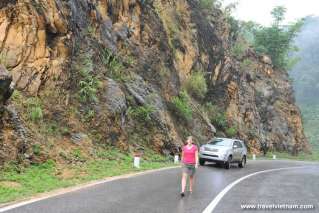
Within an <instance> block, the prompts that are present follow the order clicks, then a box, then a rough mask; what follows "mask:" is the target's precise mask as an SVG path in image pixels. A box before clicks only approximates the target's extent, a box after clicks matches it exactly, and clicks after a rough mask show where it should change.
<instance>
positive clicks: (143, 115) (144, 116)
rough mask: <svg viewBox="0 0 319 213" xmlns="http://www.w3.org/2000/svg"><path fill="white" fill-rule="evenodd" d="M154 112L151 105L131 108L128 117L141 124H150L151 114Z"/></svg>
mask: <svg viewBox="0 0 319 213" xmlns="http://www.w3.org/2000/svg"><path fill="white" fill-rule="evenodd" d="M153 112H154V108H153V107H152V106H150V105H145V106H138V107H130V108H129V109H128V115H129V116H130V117H131V118H133V119H134V120H138V121H140V122H149V121H151V120H152V118H151V114H152V113H153Z"/></svg>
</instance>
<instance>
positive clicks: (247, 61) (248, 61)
mask: <svg viewBox="0 0 319 213" xmlns="http://www.w3.org/2000/svg"><path fill="white" fill-rule="evenodd" d="M252 65H253V61H252V60H251V59H249V58H246V59H244V60H243V61H242V62H241V63H240V69H242V70H243V69H247V68H250V67H251V66H252Z"/></svg>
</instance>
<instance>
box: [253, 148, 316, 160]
mask: <svg viewBox="0 0 319 213" xmlns="http://www.w3.org/2000/svg"><path fill="white" fill-rule="evenodd" d="M273 155H276V159H279V160H285V159H288V160H299V161H319V150H313V151H312V154H307V153H303V152H302V153H299V154H298V155H297V156H294V155H291V154H289V153H287V152H268V153H267V154H266V156H263V155H261V156H256V158H257V159H273ZM248 158H249V159H252V155H248Z"/></svg>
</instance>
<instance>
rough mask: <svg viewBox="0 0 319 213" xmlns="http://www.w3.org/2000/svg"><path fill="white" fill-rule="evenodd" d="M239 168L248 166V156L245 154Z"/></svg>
mask: <svg viewBox="0 0 319 213" xmlns="http://www.w3.org/2000/svg"><path fill="white" fill-rule="evenodd" d="M238 166H239V168H244V167H245V166H246V156H243V157H242V159H241V162H240V163H239V164H238Z"/></svg>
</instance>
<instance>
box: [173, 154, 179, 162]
mask: <svg viewBox="0 0 319 213" xmlns="http://www.w3.org/2000/svg"><path fill="white" fill-rule="evenodd" d="M174 163H175V164H177V163H179V157H178V155H175V156H174Z"/></svg>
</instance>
